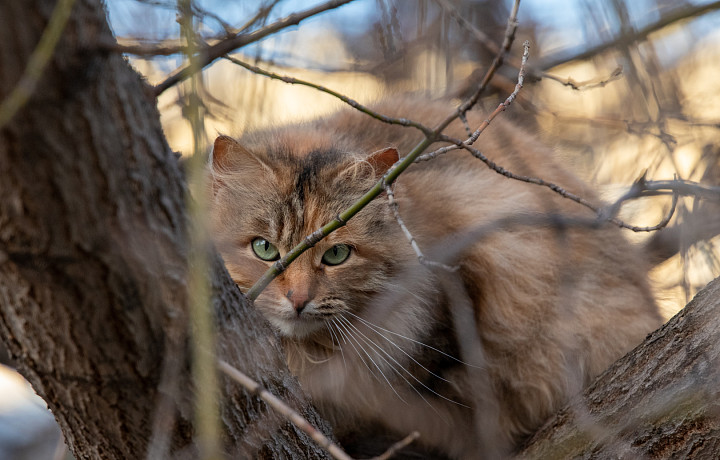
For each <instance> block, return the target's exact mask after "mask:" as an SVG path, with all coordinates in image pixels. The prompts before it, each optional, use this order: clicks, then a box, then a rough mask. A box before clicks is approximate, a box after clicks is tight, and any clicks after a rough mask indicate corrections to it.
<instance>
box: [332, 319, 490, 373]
mask: <svg viewBox="0 0 720 460" xmlns="http://www.w3.org/2000/svg"><path fill="white" fill-rule="evenodd" d="M346 313H347V314H349V315H351V316H353V317H355V318H357V319H358V320H360V321H362V322H363V323H364V324H365V325H367V326H368V327H372V328H377V329H380V330H382V331H384V332H387V333H389V334H392V335H395V336H397V337H400V338H402V339H405V340H409V341H411V342H413V343H416V344H418V345H421V346H423V347H425V348H428V349H430V350H433V351H436V352H438V353H440V354H441V355H443V356H446V357H448V358H450V359H452V360H453V361H457V362H458V363H460V364H464V365H466V366H470V367H474V368H475V369H484V367H483V366H475V365H473V364H470V363H466V362H465V361H463V360H461V359H458V358H456V357H454V356H453V355H450V354H447V353H445V352H444V351H442V350H438V349H437V348H435V347H432V346H430V345H427V344H425V343H422V342H420V341H418V340H415V339H411V338H410V337H406V336H404V335H402V334H398V333H397V332H394V331H391V330H389V329H385V328H384V327H381V326H378V325H377V324H373V323H371V322H370V321H368V320H366V319H364V318H362V317H360V316H358V315H356V314H354V313H352V312H349V311H348V312H346Z"/></svg>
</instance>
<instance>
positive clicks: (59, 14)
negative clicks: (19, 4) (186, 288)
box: [0, 0, 75, 128]
mask: <svg viewBox="0 0 720 460" xmlns="http://www.w3.org/2000/svg"><path fill="white" fill-rule="evenodd" d="M73 4H75V0H60V1H58V2H57V4H56V5H55V8H54V9H53V12H52V16H50V21H49V22H48V25H47V27H46V28H45V30H44V31H43V33H42V36H41V37H40V41H39V42H38V44H37V46H36V47H35V49H34V50H33V52H32V54H31V55H30V59H29V60H28V63H27V66H26V67H25V72H24V73H23V75H22V77H20V80H19V81H18V82H17V84H16V85H15V87H14V88H13V89H12V91H11V92H10V94H9V95H8V96H7V97H6V98H5V100H4V101H2V103H0V128H2V127H3V126H5V124H6V123H7V122H8V121H10V120H11V119H12V117H13V116H15V114H16V113H17V112H18V110H20V109H21V108H22V107H23V106H24V105H25V104H26V103H27V101H28V100H29V99H30V96H32V95H33V93H34V92H35V88H36V87H37V83H38V81H39V80H40V77H42V75H43V71H44V70H45V67H46V66H47V64H48V62H50V58H52V55H53V52H54V51H55V47H56V46H57V44H58V41H59V40H60V36H61V35H62V32H63V30H64V29H65V25H66V24H67V21H68V18H70V11H71V10H72V7H73Z"/></svg>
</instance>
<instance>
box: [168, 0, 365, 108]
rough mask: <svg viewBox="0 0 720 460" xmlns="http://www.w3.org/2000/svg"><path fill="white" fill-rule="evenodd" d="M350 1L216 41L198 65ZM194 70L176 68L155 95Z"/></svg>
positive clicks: (339, 0)
mask: <svg viewBox="0 0 720 460" xmlns="http://www.w3.org/2000/svg"><path fill="white" fill-rule="evenodd" d="M352 1H353V0H331V1H329V2H325V3H323V4H321V5H318V6H316V7H313V8H310V9H308V10H305V11H301V12H299V13H293V14H291V15H290V16H286V17H285V18H283V19H280V20H278V21H276V22H274V23H272V24H270V25H267V26H265V27H262V28H260V29H257V30H255V31H253V32H249V33H241V34H239V35H236V36H235V37H232V38H229V39H227V40H223V41H221V42H219V43H216V44H214V45H212V46H209V47H207V48H206V49H204V50H201V51H200V55H199V56H198V57H197V63H198V67H199V68H200V69H202V68H204V67H205V66H206V65H208V64H210V63H211V62H213V61H214V60H215V59H218V58H219V57H221V56H223V55H225V54H227V53H229V52H231V51H233V50H236V49H238V48H241V47H243V46H246V45H249V44H250V43H255V42H257V41H259V40H262V39H263V38H265V37H267V36H269V35H272V34H274V33H276V32H279V31H281V30H283V29H285V28H287V27H290V26H294V25H297V24H299V23H300V22H302V21H304V20H305V19H307V18H309V17H312V16H316V15H318V14H320V13H323V12H325V11H328V10H331V9H334V8H337V7H339V6H342V5H345V4H347V3H350V2H352ZM194 71H195V70H194V69H193V68H192V67H190V66H187V67H183V68H181V69H177V70H176V71H175V72H174V73H173V74H171V75H170V76H169V77H168V78H166V79H165V80H164V81H163V82H161V83H159V84H158V85H157V86H155V88H154V93H155V96H158V95H160V94H162V93H163V92H164V91H165V90H167V89H168V88H170V87H172V86H174V85H176V84H178V83H180V82H181V81H183V80H185V79H186V78H188V77H189V76H190V75H192V74H193V72H194Z"/></svg>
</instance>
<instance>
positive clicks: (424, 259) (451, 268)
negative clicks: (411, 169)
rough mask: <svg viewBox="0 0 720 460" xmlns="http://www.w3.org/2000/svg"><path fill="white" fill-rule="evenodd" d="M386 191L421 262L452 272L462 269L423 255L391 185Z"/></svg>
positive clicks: (391, 207) (397, 219)
mask: <svg viewBox="0 0 720 460" xmlns="http://www.w3.org/2000/svg"><path fill="white" fill-rule="evenodd" d="M385 193H387V198H388V204H389V205H390V209H392V212H393V214H394V215H395V220H396V221H397V223H398V225H400V228H401V229H402V231H403V233H404V234H405V237H406V238H407V240H408V241H409V242H410V246H411V247H412V248H413V251H415V254H416V255H417V258H418V260H420V263H421V264H423V265H426V266H429V267H438V268H442V269H443V270H447V271H450V272H456V271H458V270H459V269H460V266H459V265H452V266H451V265H445V264H443V263H440V262H435V261H432V260H430V259H428V258H427V257H425V256H424V255H423V253H422V251H421V250H420V246H418V244H417V241H416V240H415V237H414V236H412V233H410V230H408V228H407V226H406V225H405V222H404V221H403V219H402V217H401V216H400V208H399V206H398V204H397V201H395V194H394V193H393V191H392V188H391V187H390V186H389V185H386V186H385Z"/></svg>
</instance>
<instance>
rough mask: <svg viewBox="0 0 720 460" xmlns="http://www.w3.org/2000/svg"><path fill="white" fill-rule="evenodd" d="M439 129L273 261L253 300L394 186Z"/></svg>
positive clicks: (251, 292) (253, 291)
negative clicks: (295, 261)
mask: <svg viewBox="0 0 720 460" xmlns="http://www.w3.org/2000/svg"><path fill="white" fill-rule="evenodd" d="M437 134H438V132H437V131H433V132H432V133H431V135H430V136H428V137H426V138H425V139H424V140H423V141H422V142H420V143H419V144H418V145H416V146H415V148H413V149H412V151H411V152H410V153H409V154H408V155H407V156H405V157H404V158H403V159H402V160H401V161H400V162H399V163H397V164H396V165H395V166H393V167H392V168H391V169H390V170H389V171H388V172H387V173H386V174H385V175H384V176H383V177H382V179H380V180H379V181H378V182H377V183H376V184H375V185H374V186H373V188H371V189H370V190H368V191H367V192H366V193H365V195H363V196H362V197H361V198H360V199H359V200H357V201H356V202H355V203H354V204H353V205H352V206H350V207H349V208H347V209H346V210H345V211H343V212H342V213H341V214H340V215H339V216H338V217H337V218H336V219H334V220H332V221H331V222H329V223H327V224H325V225H324V226H322V227H321V228H320V229H318V230H316V231H314V232H313V233H311V234H310V235H309V236H307V237H306V238H305V239H304V240H303V241H302V242H301V243H300V244H298V245H297V246H295V247H294V248H292V250H290V251H289V252H288V253H287V254H285V255H284V256H283V257H282V258H281V259H280V260H278V261H277V262H275V263H274V264H272V266H271V267H270V268H269V269H268V270H267V271H266V272H265V273H263V276H261V277H260V279H259V280H257V281H256V282H255V284H253V285H252V287H251V288H250V290H249V291H247V293H246V294H245V295H246V296H247V297H248V298H249V299H250V300H253V301H254V300H255V299H257V297H258V296H259V295H260V293H261V292H262V291H263V289H265V288H266V287H267V285H268V284H270V282H271V281H272V280H273V279H275V277H277V276H278V275H279V274H280V273H282V272H283V271H285V269H286V268H287V266H288V265H289V264H290V263H291V262H292V261H294V260H295V259H297V258H298V257H299V256H300V254H302V253H303V252H305V251H307V250H308V249H310V248H311V247H313V246H315V245H316V244H317V243H318V241H320V240H322V239H323V238H325V237H326V236H328V235H329V234H331V233H332V232H334V231H335V230H337V229H338V228H340V227H342V226H344V225H345V224H346V223H347V221H348V220H350V219H351V218H352V217H353V216H355V214H357V213H358V212H360V210H361V209H363V208H364V207H365V206H367V205H368V203H370V202H371V201H372V200H374V199H375V198H376V197H377V196H378V195H380V194H381V193H382V192H383V191H384V190H385V186H386V185H390V184H392V183H393V182H395V180H396V179H397V178H398V176H400V174H401V173H402V172H403V171H405V170H406V169H407V168H408V166H410V165H411V164H413V163H414V162H415V159H416V158H417V157H419V156H420V154H422V153H423V152H424V151H425V149H426V148H428V146H430V144H432V143H433V142H434V140H435V136H437Z"/></svg>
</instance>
